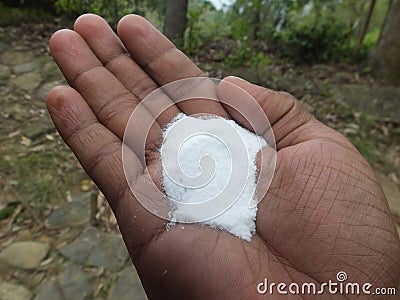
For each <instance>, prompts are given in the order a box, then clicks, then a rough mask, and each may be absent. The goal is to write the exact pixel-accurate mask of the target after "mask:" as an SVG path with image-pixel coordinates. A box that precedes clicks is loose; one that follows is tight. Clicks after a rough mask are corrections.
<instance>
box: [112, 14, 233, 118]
mask: <svg viewBox="0 0 400 300" xmlns="http://www.w3.org/2000/svg"><path fill="white" fill-rule="evenodd" d="M118 36H119V37H120V39H121V40H122V42H123V43H124V45H125V47H126V48H127V49H128V51H129V53H130V54H131V56H132V58H133V59H134V60H135V61H136V62H137V63H138V64H139V65H140V66H141V67H142V68H143V69H144V71H145V72H146V73H147V74H149V75H150V76H151V77H152V78H153V79H154V81H155V82H157V84H158V85H160V86H162V85H165V84H168V83H171V82H174V81H177V80H180V79H185V78H192V77H204V76H205V75H204V73H203V72H202V71H201V70H200V69H199V68H198V67H197V66H196V65H195V64H194V63H193V62H192V61H191V60H190V59H189V58H188V57H187V56H186V55H185V54H183V53H182V52H181V51H180V50H178V49H177V48H176V47H175V46H174V44H173V43H172V42H171V41H169V40H168V39H167V38H166V37H165V36H164V35H163V34H162V33H160V32H159V31H158V30H157V29H156V28H155V27H154V26H153V25H151V24H150V22H148V21H147V20H146V19H144V18H142V17H140V16H137V15H129V16H126V17H124V18H123V19H121V21H120V22H119V24H118ZM210 86H211V85H208V88H207V91H209V97H210V98H216V91H215V89H213V88H210ZM202 96H203V95H202ZM202 98H204V97H202ZM179 107H180V108H181V110H182V111H183V112H185V113H186V114H196V113H207V114H215V115H219V116H222V117H226V118H228V117H229V115H228V114H227V112H226V111H225V109H224V108H223V107H222V106H221V104H220V103H218V102H215V101H209V100H206V99H201V100H191V101H187V102H186V101H185V102H181V103H179Z"/></svg>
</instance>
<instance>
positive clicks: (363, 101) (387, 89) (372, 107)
mask: <svg viewBox="0 0 400 300" xmlns="http://www.w3.org/2000/svg"><path fill="white" fill-rule="evenodd" d="M333 92H334V96H335V98H337V99H339V100H341V101H343V102H345V103H347V104H349V105H351V106H353V107H354V108H355V109H356V110H357V111H359V112H364V113H366V114H370V115H372V116H375V117H376V118H378V119H380V120H385V121H393V122H399V120H400V106H399V105H398V100H399V98H400V87H396V86H366V85H357V84H343V85H335V86H333Z"/></svg>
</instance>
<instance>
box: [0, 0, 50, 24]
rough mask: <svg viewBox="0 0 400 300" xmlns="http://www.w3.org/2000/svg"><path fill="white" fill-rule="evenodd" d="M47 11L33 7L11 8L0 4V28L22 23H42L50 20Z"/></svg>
mask: <svg viewBox="0 0 400 300" xmlns="http://www.w3.org/2000/svg"><path fill="white" fill-rule="evenodd" d="M52 19H53V16H52V15H51V13H49V12H48V11H47V10H44V9H41V8H34V7H29V6H28V7H11V6H5V5H3V3H1V2H0V26H11V25H21V23H24V22H43V21H47V20H52Z"/></svg>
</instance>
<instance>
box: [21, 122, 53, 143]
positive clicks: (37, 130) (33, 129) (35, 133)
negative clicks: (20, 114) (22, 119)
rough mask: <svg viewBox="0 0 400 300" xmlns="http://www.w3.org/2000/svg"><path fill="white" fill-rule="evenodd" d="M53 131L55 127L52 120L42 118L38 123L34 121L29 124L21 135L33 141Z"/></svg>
mask: <svg viewBox="0 0 400 300" xmlns="http://www.w3.org/2000/svg"><path fill="white" fill-rule="evenodd" d="M53 131H54V125H53V123H52V121H51V120H50V118H48V117H42V118H40V119H38V120H36V121H33V122H32V123H29V125H28V126H27V127H25V128H23V129H22V130H21V133H22V135H23V136H26V137H27V138H30V139H31V140H32V139H36V138H38V137H39V136H42V135H44V134H47V133H50V132H53Z"/></svg>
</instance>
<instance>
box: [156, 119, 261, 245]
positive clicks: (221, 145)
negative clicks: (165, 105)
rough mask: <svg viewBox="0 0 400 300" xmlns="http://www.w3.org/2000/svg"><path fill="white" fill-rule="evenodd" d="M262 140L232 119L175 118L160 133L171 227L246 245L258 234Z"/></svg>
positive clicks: (164, 184) (164, 185) (164, 182)
mask: <svg viewBox="0 0 400 300" xmlns="http://www.w3.org/2000/svg"><path fill="white" fill-rule="evenodd" d="M266 145H267V143H266V141H265V140H264V139H263V138H261V137H259V136H257V135H256V134H254V133H252V132H250V131H248V130H247V129H245V128H243V127H241V126H240V125H238V124H237V123H236V122H235V121H233V120H226V119H223V118H219V117H212V118H204V117H202V118H199V117H189V116H186V115H185V114H183V113H181V114H179V115H178V116H177V117H176V118H175V119H174V120H172V121H171V123H169V124H168V125H167V126H166V128H165V129H164V131H163V144H162V146H161V150H160V152H161V159H162V164H163V187H164V191H165V193H166V195H167V197H168V198H169V199H170V201H171V203H172V204H173V210H172V211H171V212H170V217H171V220H172V221H174V222H199V223H201V224H204V225H208V226H210V227H213V228H219V229H222V230H226V231H228V232H230V233H231V234H233V235H235V236H237V237H240V238H242V239H244V240H246V241H250V240H251V236H252V234H253V233H254V232H255V230H256V225H255V219H256V214H257V199H256V195H255V190H256V164H255V161H256V156H257V153H258V152H259V150H260V149H261V147H263V146H266Z"/></svg>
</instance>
